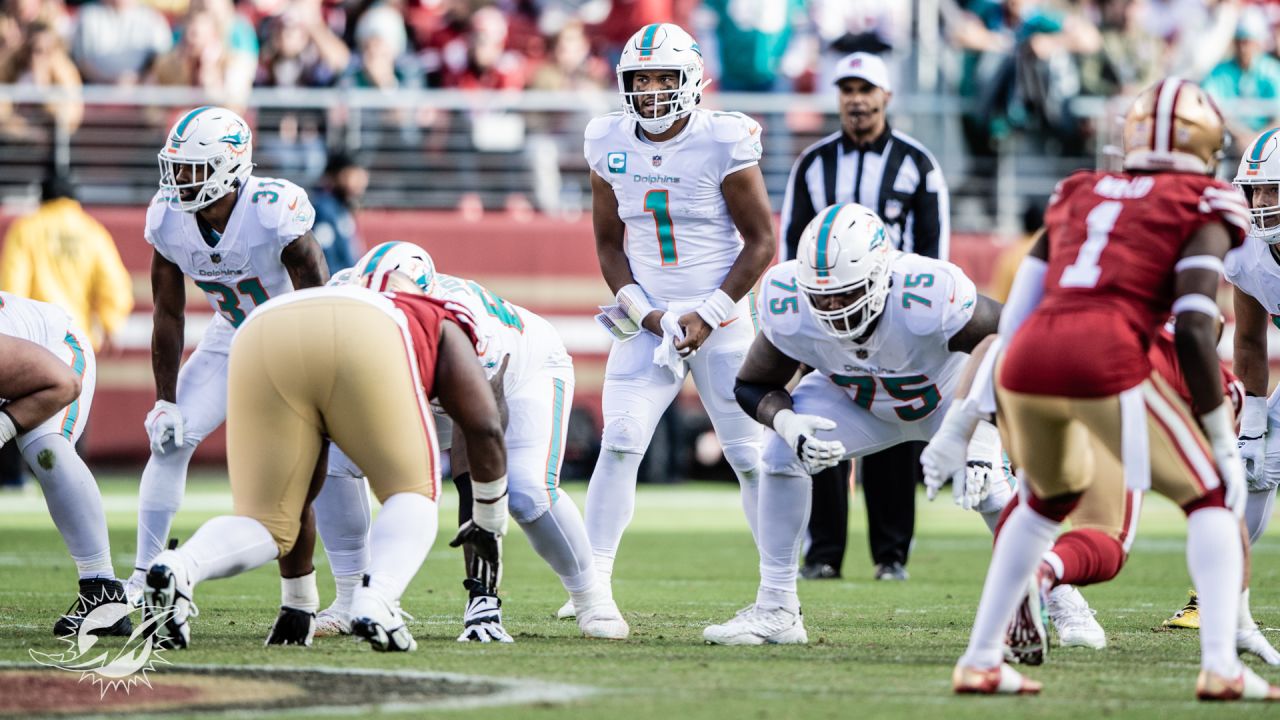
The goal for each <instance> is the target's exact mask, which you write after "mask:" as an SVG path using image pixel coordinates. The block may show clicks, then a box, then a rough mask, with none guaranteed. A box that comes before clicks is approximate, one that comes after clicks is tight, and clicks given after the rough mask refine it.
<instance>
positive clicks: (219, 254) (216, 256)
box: [209, 253, 222, 264]
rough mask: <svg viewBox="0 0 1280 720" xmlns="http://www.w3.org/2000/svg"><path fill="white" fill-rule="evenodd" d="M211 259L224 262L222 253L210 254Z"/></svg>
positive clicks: (215, 261)
mask: <svg viewBox="0 0 1280 720" xmlns="http://www.w3.org/2000/svg"><path fill="white" fill-rule="evenodd" d="M209 259H210V260H212V261H213V262H214V263H215V264H216V263H220V262H222V253H212V254H210V255H209Z"/></svg>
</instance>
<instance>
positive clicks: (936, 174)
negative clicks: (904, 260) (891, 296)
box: [779, 125, 951, 260]
mask: <svg viewBox="0 0 1280 720" xmlns="http://www.w3.org/2000/svg"><path fill="white" fill-rule="evenodd" d="M837 202H856V203H858V204H860V205H864V206H866V207H869V208H871V209H872V210H875V211H876V212H877V213H878V214H879V215H880V217H881V218H882V219H883V220H884V224H885V228H886V229H887V230H888V232H889V236H890V237H891V238H892V239H893V243H894V246H895V247H897V248H898V249H900V250H904V251H906V252H914V253H918V254H920V255H927V256H929V257H935V258H940V259H942V260H946V259H947V256H948V255H949V253H950V250H951V224H950V213H951V208H950V195H949V194H948V192H947V183H946V181H945V180H944V179H943V178H942V170H941V169H940V168H939V167H938V163H937V161H936V160H934V159H933V155H932V154H931V153H930V152H929V151H928V150H927V149H925V147H924V145H921V144H920V143H919V141H917V140H916V139H915V138H912V137H910V136H909V135H906V134H905V133H901V132H898V131H897V130H894V129H892V128H890V127H888V126H887V125H886V126H885V131H884V134H882V135H881V136H880V137H879V138H877V139H876V140H874V141H872V142H870V143H867V144H865V145H863V146H861V147H858V146H856V145H854V144H853V141H852V140H850V139H849V138H848V137H847V136H846V135H845V134H844V132H843V131H841V132H836V133H833V134H831V135H828V136H827V137H825V138H823V139H822V140H819V141H818V142H816V143H814V144H813V145H810V146H809V147H808V148H806V149H805V151H804V152H803V153H801V154H800V158H799V159H798V160H796V164H795V165H794V166H792V168H791V177H790V179H788V180H787V194H786V198H785V199H784V200H783V204H782V233H781V236H780V237H779V240H780V243H781V247H780V248H779V254H780V256H781V257H782V258H783V259H784V260H789V259H791V258H794V257H795V256H796V246H797V245H798V244H799V243H800V235H801V234H802V233H803V232H804V228H805V226H806V225H808V224H809V221H810V220H812V219H813V218H814V217H815V216H816V215H817V214H818V212H819V211H821V210H822V209H823V208H825V207H827V206H829V205H834V204H835V203H837Z"/></svg>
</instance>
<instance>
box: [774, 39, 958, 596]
mask: <svg viewBox="0 0 1280 720" xmlns="http://www.w3.org/2000/svg"><path fill="white" fill-rule="evenodd" d="M835 78H836V86H837V87H838V88H839V100H840V131H839V132H837V133H833V134H831V135H829V136H827V137H825V138H823V139H822V140H820V141H819V142H817V143H816V144H814V145H812V146H810V147H809V148H807V149H806V150H805V151H804V152H803V153H801V155H800V157H799V159H797V160H796V164H795V165H794V166H793V167H792V168H791V177H790V179H789V180H788V181H787V195H786V198H785V200H784V201H783V206H782V235H781V242H782V248H781V252H780V255H781V256H782V257H783V258H784V259H791V258H794V257H795V256H796V246H797V245H798V244H799V242H800V235H801V233H803V232H804V228H805V226H806V225H808V224H809V221H810V220H812V219H813V218H814V216H815V215H817V213H818V211H819V210H821V209H822V208H825V207H827V206H828V205H832V204H834V203H838V202H844V203H847V202H856V203H858V204H860V205H864V206H866V207H869V208H871V209H873V210H875V211H876V212H877V213H878V214H879V215H880V217H881V218H882V219H883V220H884V224H885V228H886V230H887V231H888V233H889V236H890V238H891V240H892V241H893V243H894V246H895V247H897V248H898V249H899V250H903V251H905V252H913V253H918V254H920V255H927V256H929V257H935V258H941V259H943V260H945V259H947V254H948V250H949V244H950V237H951V230H950V226H949V224H948V221H949V218H948V215H949V212H950V210H949V207H948V203H949V196H948V194H947V186H946V182H945V181H944V180H943V178H942V171H941V170H940V169H939V168H938V163H937V162H936V161H935V160H934V159H933V155H931V154H930V153H929V151H928V150H926V149H925V147H924V146H923V145H921V144H920V143H919V142H918V141H917V140H915V139H914V138H912V137H910V136H908V135H906V134H904V133H901V132H898V131H897V130H894V129H892V128H890V127H889V121H888V118H886V117H885V106H886V105H887V104H888V103H889V98H890V97H891V88H890V84H889V71H888V68H886V67H885V64H884V61H882V60H881V59H880V58H879V57H877V56H875V55H871V54H868V53H854V54H852V55H849V56H846V57H845V58H844V59H842V60H841V61H840V63H839V65H837V67H836V76H835ZM924 445H925V444H924V443H922V442H911V443H903V444H901V445H898V446H895V447H892V448H889V449H887V450H882V451H880V452H878V453H874V454H872V455H867V456H865V457H863V458H861V463H862V467H861V468H860V470H859V473H858V477H859V478H860V479H861V482H862V487H863V493H864V494H865V496H866V501H867V529H868V535H869V541H870V545H871V558H872V560H873V561H874V562H875V564H876V575H875V576H876V579H877V580H906V579H907V568H906V565H907V555H908V553H909V551H910V549H911V537H912V534H913V533H914V531H915V516H916V507H915V499H916V485H917V484H918V483H919V482H920V480H921V474H922V473H921V469H920V452H921V450H922V449H923V448H924ZM849 469H850V468H849V463H847V462H846V463H841V464H840V465H837V466H836V467H834V468H832V469H830V470H826V471H823V472H821V473H818V474H817V475H815V476H814V478H813V512H812V515H811V517H810V520H809V537H810V540H811V542H810V546H809V550H808V552H807V553H806V554H805V562H804V567H803V568H802V569H801V575H803V576H804V577H806V578H809V579H819V578H834V577H840V571H841V565H842V564H843V563H844V551H845V544H846V540H847V536H848V525H849Z"/></svg>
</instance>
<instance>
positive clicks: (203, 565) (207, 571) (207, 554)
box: [178, 515, 280, 586]
mask: <svg viewBox="0 0 1280 720" xmlns="http://www.w3.org/2000/svg"><path fill="white" fill-rule="evenodd" d="M279 553H280V548H279V547H277V546H276V541H275V539H274V538H272V537H271V531H269V530H267V528H266V526H265V525H263V524H262V523H260V522H258V521H257V520H254V519H253V518H251V517H245V516H243V515H222V516H219V517H216V518H213V519H212V520H210V521H209V522H207V523H205V524H203V525H201V526H200V529H199V530H196V532H195V534H194V535H192V536H191V539H190V540H188V541H187V542H185V543H183V545H182V547H180V548H178V555H179V556H180V557H182V559H183V560H184V561H185V563H186V566H187V577H188V579H190V580H191V584H192V586H194V585H196V584H197V583H200V582H204V581H205V580H217V579H218V578H224V577H232V576H233V575H239V574H240V573H243V572H248V571H250V570H252V569H254V568H257V567H261V566H263V565H266V564H267V563H269V562H271V561H272V560H275V559H276V556H277V555H279Z"/></svg>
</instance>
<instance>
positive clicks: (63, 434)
mask: <svg viewBox="0 0 1280 720" xmlns="http://www.w3.org/2000/svg"><path fill="white" fill-rule="evenodd" d="M0 357H3V358H4V363H3V371H2V372H0V398H4V400H0V445H4V444H5V443H7V442H9V441H10V440H15V439H16V441H17V443H18V449H19V450H20V451H21V452H22V457H23V459H25V460H26V461H27V465H28V466H30V467H31V471H32V472H34V473H35V476H36V479H37V480H39V481H40V489H41V490H42V491H43V493H44V501H45V504H47V505H48V506H49V515H51V516H52V517H53V524H54V525H56V526H57V527H58V532H59V533H60V534H61V535H62V540H63V542H65V543H66V544H67V550H68V551H70V553H71V559H72V560H74V561H75V564H76V571H77V573H78V574H79V576H80V591H79V595H78V597H77V598H76V601H75V602H74V603H72V605H71V608H70V609H69V610H68V611H67V613H66V614H65V615H63V616H62V617H60V618H58V620H57V622H55V623H54V626H53V633H54V634H55V635H58V636H60V637H63V636H72V635H75V634H76V633H77V632H79V630H80V624H81V622H82V621H83V620H84V618H85V617H86V616H87V615H88V614H89V613H90V612H92V611H93V609H94V608H96V607H98V606H99V605H101V604H104V603H109V602H120V600H121V599H122V598H123V597H124V588H123V586H121V584H120V581H119V580H117V579H116V573H115V569H114V568H112V566H111V547H110V544H109V542H108V538H107V517H106V515H105V514H104V513H103V510H102V495H101V494H100V493H99V492H98V483H97V482H96V481H95V480H94V478H93V473H91V472H90V471H89V468H88V467H87V466H86V465H85V464H84V460H82V459H80V455H79V454H78V453H76V448H75V443H76V440H78V439H79V438H80V434H81V433H82V432H84V426H85V423H86V422H88V420H89V409H90V408H91V406H92V405H93V390H94V385H95V383H96V378H97V363H96V361H95V360H94V355H93V346H92V345H91V344H90V343H89V336H88V335H87V334H86V333H85V332H83V331H82V330H80V329H78V328H75V327H73V326H72V324H71V317H70V316H68V315H67V313H66V312H65V311H63V310H62V309H61V308H59V307H57V306H55V305H50V304H49V303H43V302H37V301H35V300H28V299H26V298H23V297H19V296H17V295H13V294H11V293H7V292H0ZM132 631H133V623H132V622H130V620H129V618H128V616H125V617H122V618H120V619H119V620H117V621H116V622H115V623H113V624H112V625H110V626H109V627H103V628H98V629H95V630H93V631H91V632H92V634H94V635H123V636H126V637H127V636H128V635H129V634H130V632H132Z"/></svg>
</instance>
